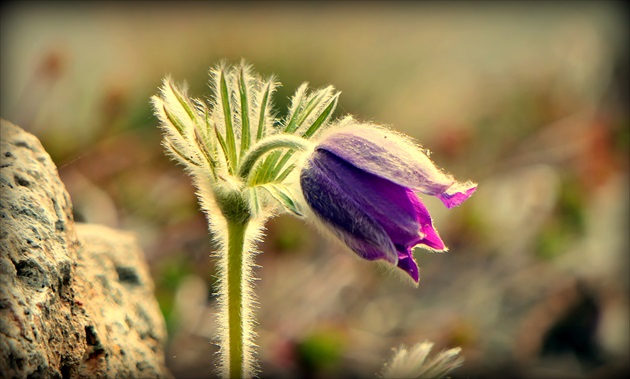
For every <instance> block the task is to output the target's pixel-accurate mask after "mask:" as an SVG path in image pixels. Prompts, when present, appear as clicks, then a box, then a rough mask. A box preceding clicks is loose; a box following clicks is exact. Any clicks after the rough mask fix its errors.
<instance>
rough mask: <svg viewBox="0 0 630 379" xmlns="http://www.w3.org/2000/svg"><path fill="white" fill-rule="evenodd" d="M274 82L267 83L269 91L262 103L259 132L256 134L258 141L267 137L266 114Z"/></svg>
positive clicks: (267, 90)
mask: <svg viewBox="0 0 630 379" xmlns="http://www.w3.org/2000/svg"><path fill="white" fill-rule="evenodd" d="M271 83H272V80H269V82H267V89H266V90H265V94H264V95H263V98H262V102H261V103H260V115H259V117H258V132H257V133H256V140H259V139H261V138H263V137H264V136H265V121H266V120H265V114H266V112H267V106H268V105H269V94H270V93H271Z"/></svg>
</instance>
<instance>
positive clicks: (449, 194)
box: [437, 182, 477, 208]
mask: <svg viewBox="0 0 630 379" xmlns="http://www.w3.org/2000/svg"><path fill="white" fill-rule="evenodd" d="M476 189H477V185H476V184H474V183H472V182H466V183H463V184H459V183H458V185H453V186H451V188H449V189H448V190H446V191H445V192H444V193H441V194H438V195H437V198H438V199H440V200H442V202H443V203H444V205H446V207H447V208H453V207H456V206H458V205H460V204H461V203H463V202H464V201H465V200H466V199H468V198H469V197H470V196H472V194H473V192H475V190H476Z"/></svg>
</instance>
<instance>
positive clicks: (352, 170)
mask: <svg viewBox="0 0 630 379" xmlns="http://www.w3.org/2000/svg"><path fill="white" fill-rule="evenodd" d="M312 159H313V162H314V165H316V166H317V167H319V168H320V169H321V170H322V172H324V173H325V174H326V175H327V176H328V177H330V178H334V180H335V181H336V182H337V183H339V184H340V186H341V187H342V188H343V190H344V192H345V193H346V194H347V195H348V196H349V197H351V198H352V199H354V201H356V202H357V204H359V206H360V207H361V208H362V209H363V211H364V212H365V213H367V214H369V215H370V217H371V218H372V219H374V220H375V221H376V222H377V223H378V224H379V225H381V226H382V227H383V229H384V230H385V232H386V233H387V235H388V236H389V237H390V238H391V240H392V242H393V244H394V245H395V246H402V247H404V248H405V249H406V248H408V247H413V246H416V245H418V244H424V245H427V246H428V247H430V248H432V249H434V250H445V249H446V247H445V246H444V243H443V242H442V240H441V239H440V236H439V235H438V233H437V231H436V230H435V228H434V227H433V220H432V219H431V215H430V214H429V211H428V210H427V208H426V207H425V206H424V204H423V203H422V201H421V200H420V198H418V196H416V194H415V193H414V192H413V191H412V190H410V189H409V188H405V187H402V186H400V185H398V184H396V183H392V182H391V181H389V180H386V179H383V178H381V177H378V176H376V175H373V174H371V173H368V172H365V171H362V170H360V169H358V168H356V167H354V166H352V165H351V164H349V163H348V162H346V161H344V160H342V159H340V158H339V157H337V156H336V155H334V154H331V153H329V152H327V151H325V150H322V151H315V152H314V154H313V158H312Z"/></svg>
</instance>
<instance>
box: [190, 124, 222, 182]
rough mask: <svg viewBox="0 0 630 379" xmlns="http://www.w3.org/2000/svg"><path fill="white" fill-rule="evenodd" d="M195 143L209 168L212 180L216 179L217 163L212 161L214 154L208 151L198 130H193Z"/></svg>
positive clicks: (205, 141)
mask: <svg viewBox="0 0 630 379" xmlns="http://www.w3.org/2000/svg"><path fill="white" fill-rule="evenodd" d="M195 142H196V143H197V146H199V150H201V153H202V154H203V156H204V158H206V161H207V162H208V165H209V166H210V171H211V172H212V176H213V177H214V179H217V161H216V160H215V159H214V154H213V153H212V152H211V151H210V150H209V146H208V142H207V140H206V139H205V138H204V137H203V136H202V135H201V133H200V132H199V129H197V128H195Z"/></svg>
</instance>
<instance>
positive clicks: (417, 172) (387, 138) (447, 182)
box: [317, 125, 474, 204]
mask: <svg viewBox="0 0 630 379" xmlns="http://www.w3.org/2000/svg"><path fill="white" fill-rule="evenodd" d="M317 148H318V149H321V150H326V151H329V152H331V153H333V154H335V155H337V156H338V157H340V158H342V159H343V160H345V161H347V162H349V163H350V164H352V165H353V166H355V167H358V168H360V169H362V170H364V171H367V172H369V173H372V174H374V175H377V176H379V177H381V178H384V179H387V180H390V181H392V182H394V183H396V184H399V185H401V186H403V187H407V188H412V189H414V190H417V191H420V192H422V193H424V194H427V195H436V196H449V197H451V198H452V197H454V195H455V194H456V192H455V191H453V188H454V187H455V188H457V187H460V186H462V185H461V184H460V183H458V182H457V181H455V179H453V177H452V176H450V175H447V174H444V173H443V172H442V171H440V170H439V169H438V168H437V167H436V166H435V164H433V162H432V161H431V160H430V159H429V158H428V157H427V156H426V155H425V154H424V152H423V151H422V150H421V149H420V148H418V147H417V146H416V145H414V144H413V143H411V142H410V141H409V140H407V139H406V138H403V137H401V136H399V135H398V134H395V133H392V132H389V131H386V130H383V129H380V128H377V127H370V126H363V125H348V126H345V127H343V128H341V129H338V130H336V131H334V132H332V133H329V134H328V135H327V136H325V137H324V138H323V139H322V140H321V141H320V143H319V144H318V147H317ZM466 184H467V185H468V187H469V188H470V187H471V186H473V185H474V184H473V183H466ZM470 193H472V192H470ZM470 193H469V194H468V196H470ZM463 200H465V198H461V197H458V198H457V199H456V200H455V202H457V201H459V203H461V202H462V201H463ZM459 203H457V204H459Z"/></svg>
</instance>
